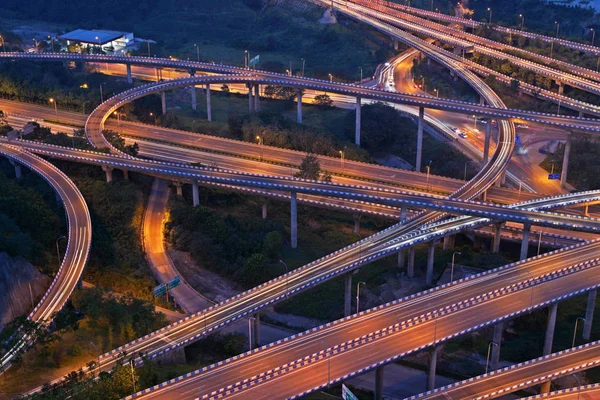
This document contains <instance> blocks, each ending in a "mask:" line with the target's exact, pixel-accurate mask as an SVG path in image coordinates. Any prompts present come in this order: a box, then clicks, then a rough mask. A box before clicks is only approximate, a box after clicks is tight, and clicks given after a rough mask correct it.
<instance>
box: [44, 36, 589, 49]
mask: <svg viewBox="0 0 600 400" xmlns="http://www.w3.org/2000/svg"><path fill="white" fill-rule="evenodd" d="M48 39H50V43H51V44H52V52H53V53H54V38H53V37H52V35H48ZM592 46H593V45H592Z"/></svg>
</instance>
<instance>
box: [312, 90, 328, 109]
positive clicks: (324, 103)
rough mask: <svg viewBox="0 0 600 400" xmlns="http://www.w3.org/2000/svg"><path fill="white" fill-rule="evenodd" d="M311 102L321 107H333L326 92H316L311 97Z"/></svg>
mask: <svg viewBox="0 0 600 400" xmlns="http://www.w3.org/2000/svg"><path fill="white" fill-rule="evenodd" d="M313 104H314V105H316V106H319V107H321V108H329V107H333V100H331V97H329V95H328V94H327V93H324V94H318V95H316V96H315V97H314V98H313Z"/></svg>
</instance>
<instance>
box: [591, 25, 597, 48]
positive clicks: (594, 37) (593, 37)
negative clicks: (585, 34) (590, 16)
mask: <svg viewBox="0 0 600 400" xmlns="http://www.w3.org/2000/svg"><path fill="white" fill-rule="evenodd" d="M590 31H592V46H593V45H594V40H596V31H595V30H594V28H590Z"/></svg>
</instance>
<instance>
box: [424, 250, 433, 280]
mask: <svg viewBox="0 0 600 400" xmlns="http://www.w3.org/2000/svg"><path fill="white" fill-rule="evenodd" d="M434 260H435V242H432V243H431V244H430V245H429V248H428V251H427V272H426V273H425V284H427V285H431V283H432V282H433V261H434Z"/></svg>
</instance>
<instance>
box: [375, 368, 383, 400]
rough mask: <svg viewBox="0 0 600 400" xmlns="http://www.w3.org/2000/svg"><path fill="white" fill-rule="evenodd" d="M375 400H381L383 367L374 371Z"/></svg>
mask: <svg viewBox="0 0 600 400" xmlns="http://www.w3.org/2000/svg"><path fill="white" fill-rule="evenodd" d="M375 400H383V366H381V367H379V368H377V369H376V370H375Z"/></svg>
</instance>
